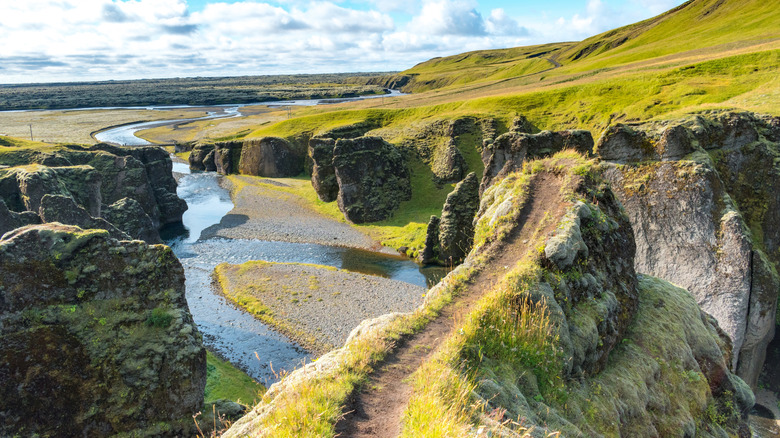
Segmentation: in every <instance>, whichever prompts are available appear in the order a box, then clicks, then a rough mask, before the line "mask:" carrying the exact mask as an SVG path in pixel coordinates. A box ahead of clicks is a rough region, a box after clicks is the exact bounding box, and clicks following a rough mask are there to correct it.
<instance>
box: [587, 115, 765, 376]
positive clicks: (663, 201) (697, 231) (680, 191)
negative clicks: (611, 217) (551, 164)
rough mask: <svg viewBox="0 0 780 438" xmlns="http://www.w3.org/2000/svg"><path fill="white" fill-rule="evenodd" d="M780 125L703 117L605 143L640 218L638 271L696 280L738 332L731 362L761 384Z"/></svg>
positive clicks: (704, 297)
mask: <svg viewBox="0 0 780 438" xmlns="http://www.w3.org/2000/svg"><path fill="white" fill-rule="evenodd" d="M778 125H780V123H778V119H771V118H762V117H758V116H755V115H752V114H734V113H727V114H714V115H711V116H707V117H704V116H696V117H692V118H690V119H687V120H680V121H675V122H664V123H654V124H645V125H640V126H631V127H628V126H615V127H611V128H609V129H608V130H607V131H606V133H605V134H604V136H603V137H602V138H601V139H600V140H599V144H598V146H597V153H598V154H599V155H600V156H601V157H602V159H604V160H608V161H610V162H612V163H616V164H613V165H610V166H608V167H609V169H608V170H607V172H606V175H607V176H608V178H609V179H610V181H611V182H612V185H613V187H614V189H615V190H616V193H617V195H618V197H619V198H620V200H621V202H622V203H623V205H624V206H625V208H626V211H627V212H628V215H629V217H630V218H631V223H632V225H633V228H634V232H635V235H636V241H637V257H636V269H637V271H639V272H643V273H647V274H651V275H654V276H658V277H660V278H663V279H665V280H668V281H670V282H673V283H675V284H678V285H680V286H683V287H685V288H687V289H688V290H689V291H690V292H691V293H692V294H693V295H694V296H695V297H696V300H697V301H698V303H699V305H701V307H702V309H703V310H704V311H706V312H708V313H709V314H711V315H713V316H714V317H715V318H717V320H718V322H719V324H720V326H721V327H722V328H723V329H724V330H725V332H726V333H727V334H728V335H729V336H730V338H731V339H732V341H733V345H734V354H733V356H732V360H731V363H730V366H731V369H732V370H733V371H736V372H737V374H739V375H740V377H742V378H744V379H745V380H746V381H747V382H748V383H749V384H750V385H752V386H755V384H756V382H757V379H758V375H759V373H760V370H761V366H762V364H763V362H764V357H765V354H766V353H765V352H766V346H767V345H768V344H769V342H770V341H771V340H772V338H773V336H774V328H775V319H776V309H777V294H778V290H779V289H780V278H779V277H778V275H777V269H778V266H780V265H778V263H779V262H780V256H779V255H778V244H779V243H780V216H779V215H780V213H779V212H778V211H779V210H778V207H780V186H779V185H780V183H779V182H778V181H780V179H778V176H780V167H778V166H779V165H778V164H777V163H778V162H780V161H778V158H780V144H778V129H777V126H778ZM618 163H619V164H618Z"/></svg>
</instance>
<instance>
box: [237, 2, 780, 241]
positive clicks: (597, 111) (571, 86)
mask: <svg viewBox="0 0 780 438" xmlns="http://www.w3.org/2000/svg"><path fill="white" fill-rule="evenodd" d="M403 75H406V76H407V77H410V78H412V79H411V81H410V82H408V83H407V85H406V88H407V89H410V90H412V91H413V93H412V94H411V95H408V96H402V97H397V98H392V99H391V98H386V99H381V100H371V101H364V102H355V103H349V104H342V105H333V106H327V107H308V108H301V109H297V110H296V111H295V113H294V114H293V116H294V117H293V118H291V119H289V120H284V121H281V122H279V123H276V124H266V125H262V126H257V127H256V128H257V129H255V130H254V131H253V132H251V133H250V134H248V136H249V137H260V136H266V135H272V136H279V137H285V138H288V139H290V140H291V141H294V142H297V143H298V144H301V145H303V143H305V142H306V141H307V139H308V138H310V137H311V136H314V135H322V134H326V133H327V132H328V131H330V130H333V129H334V128H339V127H344V126H348V125H363V126H366V127H368V128H369V129H367V134H368V135H377V136H381V137H383V138H384V139H385V140H387V141H389V142H391V143H393V144H395V145H397V146H399V147H400V148H401V149H402V150H405V151H406V153H407V156H408V158H409V161H410V167H411V168H412V169H413V172H412V174H413V177H414V178H415V179H414V181H413V182H414V185H413V199H412V200H411V201H408V203H406V204H405V205H402V206H401V209H400V210H399V211H400V212H403V213H398V217H395V218H392V219H391V220H389V221H385V222H384V223H382V224H377V225H379V227H380V232H379V233H378V234H379V237H380V238H382V240H384V241H385V242H386V243H387V244H390V245H392V246H395V247H399V246H408V247H410V248H416V247H417V246H419V244H420V243H421V239H422V236H423V235H424V234H423V230H424V227H425V224H426V223H427V221H428V218H429V216H430V215H431V214H436V211H437V210H439V211H440V209H441V206H442V204H443V202H444V199H445V197H446V194H447V192H448V191H449V190H451V186H448V185H445V186H436V185H435V184H433V183H431V182H430V180H431V175H432V168H431V167H432V166H431V163H430V161H429V160H427V159H426V156H427V154H428V152H429V150H427V149H426V148H429V149H430V148H431V147H435V146H431V145H435V144H436V141H437V140H436V139H435V138H434V139H431V136H432V135H433V136H435V135H436V134H432V129H431V127H432V126H435V125H436V124H437V123H444V122H446V121H449V120H455V119H459V118H464V117H466V118H474V119H478V120H485V119H492V120H493V121H494V126H495V127H496V129H497V132H496V133H495V134H496V135H497V134H500V133H501V132H505V131H506V129H507V126H508V125H509V124H510V123H511V120H512V119H513V118H514V117H516V116H518V115H522V116H525V117H526V118H528V120H529V121H530V122H531V123H532V124H533V125H534V126H535V127H536V128H537V129H538V130H544V129H549V130H561V129H587V130H590V131H591V132H592V134H593V137H594V139H598V138H599V136H600V135H601V132H602V131H603V130H604V129H605V128H606V127H607V126H609V125H610V124H614V123H630V122H638V121H647V120H654V119H669V118H674V117H678V116H681V115H684V114H688V113H691V112H701V111H711V110H740V111H753V112H759V113H768V114H780V81H778V79H777V78H778V77H780V8H774V7H772V5H768V4H766V3H764V2H760V1H757V0H692V1H690V2H688V3H685V4H684V5H681V6H680V7H678V8H675V9H674V10H672V11H669V12H667V13H664V14H661V15H659V16H658V17H655V18H652V19H650V20H646V21H643V22H641V23H637V24H634V25H631V26H626V27H622V28H619V29H615V30H613V31H610V32H606V33H604V34H601V35H597V36H594V37H592V38H589V39H587V40H585V41H582V42H580V43H557V44H546V45H539V46H530V47H520V48H511V49H502V50H486V51H476V52H469V53H464V54H461V55H456V56H450V57H445V58H435V59H432V60H430V61H427V62H424V63H421V64H419V65H417V66H415V67H413V68H411V69H409V70H407V71H405V72H403ZM458 148H459V149H460V151H461V153H463V155H464V156H470V157H477V158H478V156H479V153H480V152H481V148H482V141H481V138H473V139H472V141H469V142H465V141H464V142H460V143H459V144H458ZM469 166H470V168H471V170H476V171H478V172H479V171H481V163H480V162H479V160H478V159H476V160H470V162H469Z"/></svg>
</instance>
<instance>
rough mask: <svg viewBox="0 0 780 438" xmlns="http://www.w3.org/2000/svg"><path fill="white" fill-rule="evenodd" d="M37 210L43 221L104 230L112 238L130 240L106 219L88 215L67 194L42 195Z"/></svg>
mask: <svg viewBox="0 0 780 438" xmlns="http://www.w3.org/2000/svg"><path fill="white" fill-rule="evenodd" d="M38 211H39V216H40V218H41V221H43V223H51V222H59V223H61V224H66V225H75V226H77V227H79V228H84V229H99V230H106V231H108V234H109V236H111V237H113V238H114V239H119V240H130V236H129V235H128V234H127V233H124V232H122V231H120V230H119V229H118V228H117V227H115V226H114V225H112V224H111V223H109V222H108V221H107V220H105V219H103V218H94V217H92V216H90V215H89V213H87V211H86V210H84V209H83V208H81V207H79V206H78V205H77V204H76V202H75V201H74V200H73V198H71V197H69V196H62V195H44V196H43V199H42V200H41V207H40V209H39V210H38Z"/></svg>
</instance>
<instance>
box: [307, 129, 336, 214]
mask: <svg viewBox="0 0 780 438" xmlns="http://www.w3.org/2000/svg"><path fill="white" fill-rule="evenodd" d="M335 146H336V140H334V139H332V138H320V137H315V138H312V139H311V140H309V157H310V158H311V160H312V164H313V165H312V171H311V185H312V186H313V187H314V191H315V192H317V197H319V198H320V200H321V201H323V202H333V201H335V200H336V199H337V198H338V195H339V183H338V181H337V180H336V169H335V168H334V167H333V148H334V147H335Z"/></svg>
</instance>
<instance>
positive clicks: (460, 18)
mask: <svg viewBox="0 0 780 438" xmlns="http://www.w3.org/2000/svg"><path fill="white" fill-rule="evenodd" d="M474 6H475V4H473V3H472V2H469V1H461V0H438V1H430V2H427V3H425V4H424V5H423V8H422V11H421V12H420V15H418V16H416V17H414V18H413V19H412V21H411V23H410V28H411V29H413V30H415V31H417V32H422V33H426V34H430V35H485V21H484V20H483V19H482V15H481V14H480V13H479V12H477V10H476V9H475V8H474Z"/></svg>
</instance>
